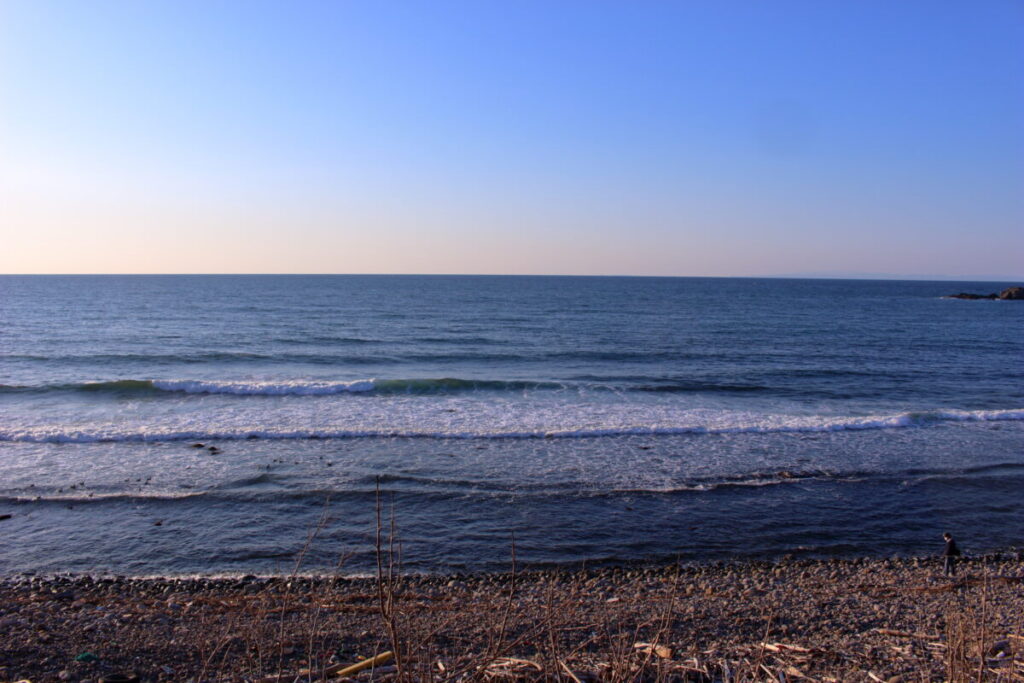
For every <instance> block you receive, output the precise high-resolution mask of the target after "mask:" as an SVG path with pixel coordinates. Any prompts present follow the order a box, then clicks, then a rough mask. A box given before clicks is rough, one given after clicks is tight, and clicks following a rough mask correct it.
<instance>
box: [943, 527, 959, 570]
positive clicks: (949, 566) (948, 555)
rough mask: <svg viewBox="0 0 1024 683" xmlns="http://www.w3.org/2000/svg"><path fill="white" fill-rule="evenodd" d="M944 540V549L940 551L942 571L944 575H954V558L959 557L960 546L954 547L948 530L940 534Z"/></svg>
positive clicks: (954, 542) (951, 535) (954, 543)
mask: <svg viewBox="0 0 1024 683" xmlns="http://www.w3.org/2000/svg"><path fill="white" fill-rule="evenodd" d="M942 538H943V539H944V540H945V541H946V549H945V550H943V551H942V560H943V562H942V573H943V574H945V575H946V576H956V558H958V557H960V548H957V547H956V541H954V540H953V534H951V533H949V532H948V531H947V532H946V533H944V534H942Z"/></svg>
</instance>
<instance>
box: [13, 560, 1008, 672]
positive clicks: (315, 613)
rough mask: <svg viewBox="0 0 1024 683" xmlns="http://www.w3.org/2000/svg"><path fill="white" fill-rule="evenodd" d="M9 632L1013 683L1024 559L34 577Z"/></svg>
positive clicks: (144, 644)
mask: <svg viewBox="0 0 1024 683" xmlns="http://www.w3.org/2000/svg"><path fill="white" fill-rule="evenodd" d="M0 631H2V633H3V638H4V646H3V648H2V649H0V680H3V681H18V680H29V681H56V680H67V681H93V682H99V681H108V682H112V681H124V680H140V681H264V680H266V681H299V680H301V681H310V680H345V679H350V680H358V681H370V680H434V681H447V680H497V681H501V680H538V679H545V680H570V681H613V680H651V681H655V680H677V681H744V680H768V679H771V680H789V681H792V680H820V681H846V680H859V681H863V680H881V681H886V682H891V683H896V682H897V681H920V680H927V681H931V680H935V681H939V680H1003V681H1012V680H1024V656H1022V652H1021V650H1022V648H1024V562H1022V558H1021V556H1020V554H1018V553H1002V554H991V555H988V556H985V557H979V558H973V559H970V560H967V561H964V562H962V563H961V564H960V572H959V573H958V576H957V577H956V578H955V579H949V578H946V577H944V576H943V575H942V571H941V566H940V563H939V562H938V561H937V560H936V559H935V558H927V559H924V558H922V559H914V558H901V559H867V558H861V559H856V558H854V559H844V560H827V561H826V560H802V559H790V560H782V561H779V562H769V561H762V562H750V563H740V564H723V563H718V564H705V565H691V566H683V567H680V566H677V565H663V566H633V567H628V566H620V567H608V568H600V569H578V570H557V571H525V572H506V573H501V574H495V573H490V574H471V575H409V576H403V575H401V574H399V573H397V572H394V573H392V574H391V577H390V578H389V570H388V568H387V567H386V566H385V567H383V569H382V579H381V580H378V579H377V578H366V577H364V578H351V577H343V576H336V577H334V576H317V577H308V576H298V575H296V576H283V577H282V576H278V577H259V576H253V575H249V576H239V577H230V578H224V577H221V578H195V577H192V578H126V577H117V576H106V577H94V576H82V575H79V576H51V577H40V576H15V577H8V578H6V579H4V580H3V581H2V583H0ZM388 653H390V654H388ZM374 657H376V660H374ZM369 661H374V662H376V663H375V665H374V666H366V667H365V668H363V669H362V670H361V671H352V665H354V664H359V663H360V662H363V663H364V664H366V663H368V662H369ZM339 673H340V674H341V676H340V677H339Z"/></svg>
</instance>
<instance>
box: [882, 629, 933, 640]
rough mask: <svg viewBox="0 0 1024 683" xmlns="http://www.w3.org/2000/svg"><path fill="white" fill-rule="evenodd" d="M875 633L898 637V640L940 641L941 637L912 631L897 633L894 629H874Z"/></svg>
mask: <svg viewBox="0 0 1024 683" xmlns="http://www.w3.org/2000/svg"><path fill="white" fill-rule="evenodd" d="M872 631H874V632H875V633H881V634H882V635H883V636H896V637H897V638H919V639H920V640H939V638H940V637H941V636H938V635H933V634H931V633H912V632H910V631H897V630H896V629H894V628H875V629H872Z"/></svg>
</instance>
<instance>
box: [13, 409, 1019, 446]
mask: <svg viewBox="0 0 1024 683" xmlns="http://www.w3.org/2000/svg"><path fill="white" fill-rule="evenodd" d="M1021 420H1024V410H1022V409H1017V410H974V411H967V410H935V411H922V412H903V413H896V414H892V415H868V416H806V417H797V416H780V415H776V416H764V417H762V418H759V419H755V420H749V419H747V420H745V421H735V422H732V423H730V422H729V421H728V419H727V418H726V419H725V420H719V421H715V422H711V423H705V424H677V425H672V424H664V423H659V424H647V425H643V424H640V425H637V424H632V425H620V426H579V427H558V428H552V429H540V428H523V429H516V428H508V429H504V430H493V429H485V428H480V429H473V428H463V429H454V428H452V429H448V428H438V429H434V430H416V429H408V428H394V429H391V428H387V427H376V428H366V429H333V428H326V429H255V428H254V429H245V428H237V427H233V428H225V429H217V428H205V429H197V430H181V429H173V428H166V429H162V430H161V429H153V430H136V431H132V430H116V429H111V428H85V429H79V430H61V429H54V428H49V427H29V428H20V429H18V428H16V429H0V441H18V442H35V443H95V442H140V443H149V442H161V441H189V440H195V441H204V440H205V441H210V440H222V441H238V440H249V439H252V440H257V439H263V440H293V439H366V438H422V439H545V438H546V439H573V438H576V439H581V438H599V437H618V436H670V435H684V434H693V435H702V434H782V433H815V432H841V431H856V430H873V429H900V428H908V427H926V426H928V425H932V424H939V423H946V422H1004V421H1021Z"/></svg>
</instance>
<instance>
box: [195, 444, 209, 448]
mask: <svg viewBox="0 0 1024 683" xmlns="http://www.w3.org/2000/svg"><path fill="white" fill-rule="evenodd" d="M192 448H206V444H204V443H194V444H192Z"/></svg>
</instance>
